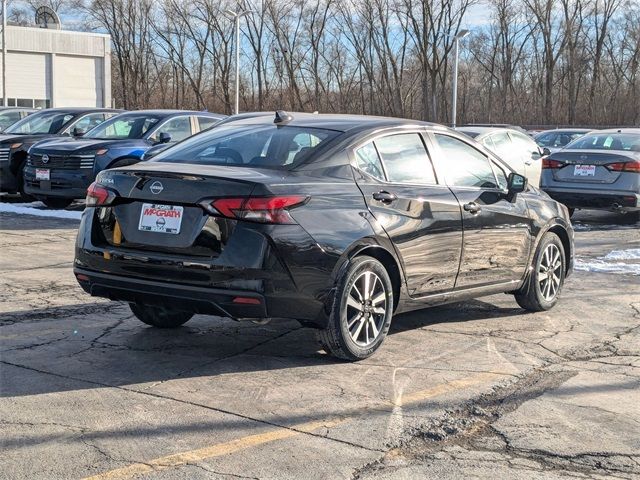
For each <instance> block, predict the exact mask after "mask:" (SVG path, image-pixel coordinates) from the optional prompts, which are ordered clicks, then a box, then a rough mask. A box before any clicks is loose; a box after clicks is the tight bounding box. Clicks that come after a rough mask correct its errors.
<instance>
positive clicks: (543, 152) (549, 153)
mask: <svg viewBox="0 0 640 480" xmlns="http://www.w3.org/2000/svg"><path fill="white" fill-rule="evenodd" d="M542 155H544V156H545V157H546V156H547V155H551V150H549V149H548V148H547V147H544V148H543V149H542Z"/></svg>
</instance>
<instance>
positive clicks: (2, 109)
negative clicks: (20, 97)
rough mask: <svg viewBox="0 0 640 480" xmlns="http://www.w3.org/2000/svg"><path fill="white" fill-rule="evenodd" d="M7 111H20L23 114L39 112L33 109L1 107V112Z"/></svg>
mask: <svg viewBox="0 0 640 480" xmlns="http://www.w3.org/2000/svg"><path fill="white" fill-rule="evenodd" d="M5 110H19V111H21V112H37V111H38V110H37V109H35V108H31V107H0V112H4V111H5Z"/></svg>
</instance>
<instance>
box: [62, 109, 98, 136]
mask: <svg viewBox="0 0 640 480" xmlns="http://www.w3.org/2000/svg"><path fill="white" fill-rule="evenodd" d="M102 122H104V113H90V114H89V115H85V116H84V117H82V118H80V119H79V120H78V121H77V122H75V123H73V124H72V125H70V126H69V127H67V129H66V132H67V133H71V131H72V130H73V129H74V128H78V129H80V130H82V131H83V132H88V131H89V130H91V129H92V128H95V127H97V126H98V125H100V124H101V123H102Z"/></svg>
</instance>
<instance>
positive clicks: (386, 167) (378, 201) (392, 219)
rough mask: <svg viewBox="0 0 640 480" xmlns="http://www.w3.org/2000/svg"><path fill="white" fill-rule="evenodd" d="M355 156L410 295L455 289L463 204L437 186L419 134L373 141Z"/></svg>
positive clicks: (365, 192) (359, 178)
mask: <svg viewBox="0 0 640 480" xmlns="http://www.w3.org/2000/svg"><path fill="white" fill-rule="evenodd" d="M353 156H354V165H356V167H357V174H356V181H357V184H358V186H359V188H360V190H361V191H362V194H363V195H364V198H365V201H366V202H367V205H368V207H369V210H370V211H371V212H372V214H373V216H374V217H375V218H376V220H377V221H378V223H379V224H380V226H381V227H382V228H383V229H384V231H385V232H386V233H387V235H388V236H389V238H390V239H391V241H392V242H393V244H394V246H395V248H396V252H397V254H398V258H400V260H401V262H402V264H403V268H404V273H405V279H406V282H407V286H408V289H409V294H410V295H411V296H412V297H420V296H425V295H429V294H435V293H440V292H445V291H448V290H451V289H453V287H454V285H455V279H456V275H457V273H458V266H459V264H460V251H461V248H462V223H461V218H460V206H459V205H458V201H457V200H456V198H455V196H454V195H453V194H452V193H451V191H450V190H449V188H447V186H446V185H443V184H439V183H438V181H437V179H436V176H435V173H434V170H433V166H432V164H431V161H430V159H429V156H428V155H427V150H426V148H425V145H424V140H423V137H422V135H421V133H419V132H410V133H407V132H403V133H395V134H387V135H384V136H381V137H378V138H375V139H374V140H372V141H369V142H368V143H366V144H364V145H362V146H360V147H359V148H356V149H355V150H354V152H353Z"/></svg>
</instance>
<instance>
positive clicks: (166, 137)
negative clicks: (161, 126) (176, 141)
mask: <svg viewBox="0 0 640 480" xmlns="http://www.w3.org/2000/svg"><path fill="white" fill-rule="evenodd" d="M170 141H171V135H170V134H168V133H167V132H160V134H159V135H158V143H169V142H170Z"/></svg>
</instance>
